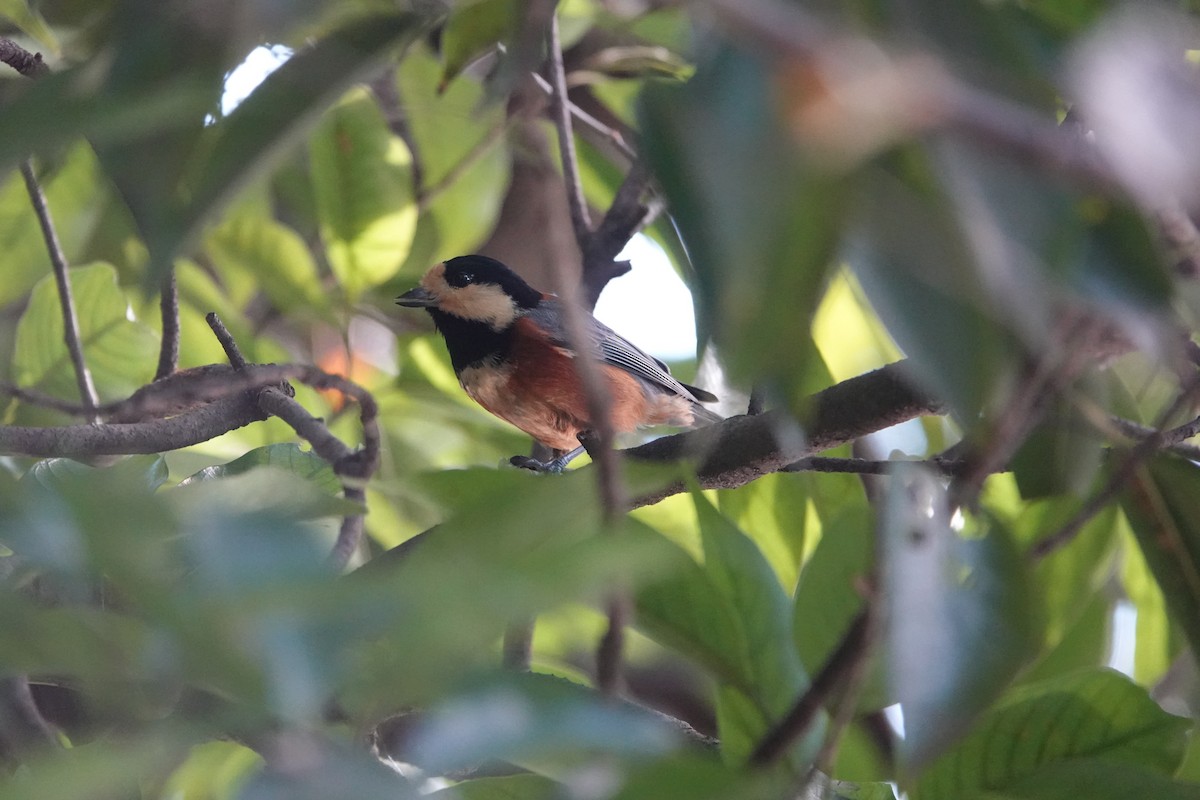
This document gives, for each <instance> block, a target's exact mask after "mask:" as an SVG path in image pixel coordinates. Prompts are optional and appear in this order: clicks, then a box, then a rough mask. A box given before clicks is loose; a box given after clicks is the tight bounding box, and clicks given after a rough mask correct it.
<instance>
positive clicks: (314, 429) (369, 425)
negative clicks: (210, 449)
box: [205, 312, 379, 572]
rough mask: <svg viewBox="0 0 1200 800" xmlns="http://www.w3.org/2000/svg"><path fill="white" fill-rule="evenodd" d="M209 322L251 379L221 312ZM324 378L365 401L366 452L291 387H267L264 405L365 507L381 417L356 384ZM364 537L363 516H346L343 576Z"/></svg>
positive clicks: (341, 540) (338, 558)
mask: <svg viewBox="0 0 1200 800" xmlns="http://www.w3.org/2000/svg"><path fill="white" fill-rule="evenodd" d="M205 320H206V321H207V322H208V326H209V327H210V328H212V331H213V334H214V335H215V336H216V337H217V341H219V342H220V343H221V347H222V348H223V349H224V350H225V355H226V356H227V357H228V358H229V363H230V365H232V366H233V368H234V370H235V371H236V372H238V373H239V374H241V373H245V372H246V371H247V368H248V367H249V366H250V365H249V364H247V362H246V358H245V356H243V355H242V352H241V349H240V348H239V347H238V345H237V341H236V340H235V339H234V338H233V335H232V334H231V333H230V332H229V329H228V328H226V327H225V324H224V323H222V322H221V318H220V317H218V316H217V315H216V313H215V312H209V313H208V315H206V316H205ZM321 374H322V376H323V377H322V380H324V381H334V382H337V381H340V382H341V383H342V384H343V385H344V386H346V387H353V390H352V391H353V393H354V394H355V395H356V399H357V400H358V401H359V406H360V410H361V414H362V421H363V442H364V445H363V450H362V451H361V452H355V451H353V450H351V449H350V448H349V447H347V446H346V444H345V443H344V442H343V441H342V440H341V439H339V438H337V437H336V436H334V435H333V433H332V432H330V430H329V426H328V425H326V424H325V421H324V420H321V419H318V418H317V417H314V416H313V415H312V414H310V413H309V412H308V409H306V408H305V407H304V406H302V405H300V404H299V403H298V402H296V401H295V400H294V399H293V398H292V395H294V394H295V392H294V391H293V390H292V388H291V386H287V385H284V386H283V387H280V386H272V385H267V386H265V387H263V388H262V390H261V391H260V392H259V394H258V405H259V407H260V408H261V409H262V410H263V411H265V412H267V413H268V414H273V415H274V416H276V417H279V418H280V419H281V420H283V421H284V422H286V423H287V424H288V425H290V426H291V427H292V430H294V431H295V432H296V435H297V436H300V437H301V438H302V439H304V440H305V441H307V442H308V443H309V444H310V445H312V449H313V452H314V453H316V454H317V455H318V456H320V457H321V458H323V459H325V461H327V462H328V463H329V466H330V467H332V468H333V472H334V474H335V475H337V476H338V478H340V479H341V483H342V497H344V498H345V499H346V500H349V501H351V502H353V503H356V504H357V505H359V506H361V505H363V504H364V503H365V502H366V492H365V491H364V490H363V485H364V484H365V483H366V481H367V479H368V478H370V476H371V474H372V473H373V472H374V471H375V469H376V467H377V466H378V463H379V432H378V428H377V425H376V423H375V415H376V413H377V410H376V409H375V400H374V398H373V397H372V396H371V395H370V393H369V392H367V390H366V389H363V388H362V387H360V386H357V385H356V384H351V383H350V382H349V381H346V380H345V379H344V378H339V377H338V376H335V375H330V374H328V373H321ZM306 382H307V381H306ZM284 389H286V392H285V391H284ZM344 393H348V392H344ZM368 416H369V420H368ZM362 536H363V515H362V513H361V512H360V513H354V514H347V515H345V516H344V517H343V518H342V525H341V528H340V529H339V530H338V537H337V541H335V542H334V545H333V549H332V550H331V551H330V553H329V563H330V565H331V566H332V567H333V568H334V569H335V570H336V571H338V572H341V571H342V570H343V569H345V567H346V564H348V563H349V562H350V558H351V556H353V555H354V553H355V551H357V550H358V547H359V545H360V544H361V543H362Z"/></svg>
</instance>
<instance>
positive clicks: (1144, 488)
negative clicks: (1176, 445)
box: [1121, 456, 1200, 651]
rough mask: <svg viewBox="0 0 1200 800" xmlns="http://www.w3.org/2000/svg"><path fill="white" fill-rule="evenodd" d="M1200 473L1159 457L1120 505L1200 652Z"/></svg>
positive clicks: (1136, 478)
mask: <svg viewBox="0 0 1200 800" xmlns="http://www.w3.org/2000/svg"><path fill="white" fill-rule="evenodd" d="M1197 492H1200V468H1198V467H1197V466H1196V465H1195V464H1193V463H1191V462H1188V461H1184V460H1183V459H1181V458H1175V457H1173V456H1159V457H1157V458H1155V459H1154V460H1153V461H1152V462H1150V464H1149V466H1148V467H1144V468H1142V469H1140V470H1138V472H1137V474H1136V475H1135V476H1134V478H1133V481H1132V482H1131V483H1130V485H1129V488H1128V489H1127V490H1126V492H1125V495H1124V496H1123V498H1122V500H1121V505H1122V507H1123V508H1124V509H1125V514H1126V516H1127V517H1128V518H1129V523H1130V525H1131V526H1132V527H1133V532H1134V534H1135V535H1136V536H1137V541H1138V546H1139V547H1141V550H1142V555H1143V556H1144V557H1145V559H1146V564H1148V565H1149V567H1150V571H1151V572H1153V573H1154V577H1155V578H1156V579H1157V580H1158V585H1159V586H1160V587H1161V588H1162V593H1163V595H1164V596H1165V597H1166V600H1167V607H1168V608H1169V609H1170V610H1171V612H1172V613H1171V618H1172V619H1173V620H1174V622H1175V624H1176V625H1178V626H1179V627H1180V628H1181V629H1182V630H1183V633H1184V635H1185V636H1187V639H1188V641H1189V642H1190V643H1191V645H1192V649H1193V651H1194V650H1196V649H1197V648H1200V506H1198V505H1197V504H1196V497H1197Z"/></svg>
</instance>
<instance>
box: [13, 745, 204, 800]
mask: <svg viewBox="0 0 1200 800" xmlns="http://www.w3.org/2000/svg"><path fill="white" fill-rule="evenodd" d="M186 747H187V744H186V737H184V736H183V735H182V732H180V731H173V730H170V729H168V730H165V731H164V730H149V731H146V732H145V733H142V734H140V735H133V736H123V737H111V738H109V737H105V738H100V739H97V740H96V741H94V742H89V743H86V744H80V745H76V746H74V747H71V748H69V749H46V750H43V751H42V752H41V753H40V754H39V757H37V758H34V759H33V760H31V761H30V762H29V763H28V764H26V765H23V766H22V768H21V769H19V770H15V771H13V772H11V773H6V774H5V776H4V777H3V779H0V800H27V799H28V798H31V797H53V798H55V800H94V798H98V797H134V796H138V795H139V794H140V788H139V783H140V782H141V781H151V780H153V779H155V778H157V777H159V776H161V775H162V774H163V770H169V769H170V768H171V767H172V766H173V765H174V764H176V763H178V761H179V759H180V758H181V757H182V756H183V754H185V753H186V752H187V750H186Z"/></svg>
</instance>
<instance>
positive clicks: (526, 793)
mask: <svg viewBox="0 0 1200 800" xmlns="http://www.w3.org/2000/svg"><path fill="white" fill-rule="evenodd" d="M562 791H563V786H562V784H560V783H558V782H556V781H552V780H550V779H549V778H543V777H542V776H541V775H506V776H504V777H501V778H476V779H474V780H469V781H462V782H461V783H456V784H454V785H453V786H451V787H449V788H447V789H442V790H440V791H437V792H434V793H432V794H429V795H425V796H426V797H429V798H431V800H557V798H559V797H561V795H562Z"/></svg>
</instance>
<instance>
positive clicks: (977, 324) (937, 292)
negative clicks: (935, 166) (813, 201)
mask: <svg viewBox="0 0 1200 800" xmlns="http://www.w3.org/2000/svg"><path fill="white" fill-rule="evenodd" d="M910 161H912V162H915V166H910V165H909V164H908V163H905V164H903V165H901V166H902V168H908V169H909V171H910V172H915V173H916V174H915V175H909V176H906V179H903V180H900V179H897V177H896V176H895V175H893V174H890V173H888V172H885V171H883V170H881V169H872V170H870V171H868V173H867V174H868V176H869V179H870V180H869V182H868V184H867V185H866V186H865V187H864V195H863V197H864V198H865V201H864V203H863V208H862V214H863V218H864V219H863V222H862V226H861V228H860V229H859V231H858V233H857V235H856V236H855V237H854V239H853V240H852V242H851V246H850V252H849V255H848V259H849V261H850V264H851V266H852V267H853V269H854V272H855V275H857V277H858V279H859V281H860V282H861V284H862V287H863V290H864V291H865V292H866V294H867V297H868V298H869V299H870V301H871V305H872V306H873V307H874V308H875V310H876V311H877V312H878V313H879V317H880V319H882V320H883V322H884V324H885V325H886V326H887V329H888V332H889V333H890V334H891V335H892V337H893V338H894V339H895V340H896V343H897V344H898V345H899V346H900V348H901V349H902V350H903V351H904V352H905V353H906V354H907V355H908V356H909V361H908V362H907V363H909V364H911V368H912V369H913V371H914V372H915V374H916V377H917V378H919V379H920V380H922V381H923V382H925V383H926V384H927V385H928V386H929V387H930V389H931V390H932V391H933V392H934V393H935V394H936V395H938V396H940V397H944V398H946V400H947V402H949V403H950V405H951V408H952V409H953V410H954V412H955V413H956V415H957V416H958V418H959V419H960V420H974V419H976V418H977V416H978V414H979V412H980V411H981V410H983V409H984V408H985V407H986V406H987V405H988V402H989V401H990V400H991V399H993V394H994V392H995V390H996V389H997V387H999V386H1003V385H1006V381H1007V380H1008V376H1009V374H1010V373H1011V371H1012V370H1013V369H1014V368H1015V362H1014V360H1013V359H1014V358H1015V356H1016V351H1015V347H1014V343H1013V342H1011V341H1010V340H1009V338H1008V335H1007V333H1006V332H1005V331H1004V329H1003V328H1002V327H1001V325H1000V324H999V323H998V321H997V320H995V319H993V318H991V316H989V314H988V313H987V311H988V309H989V304H988V301H987V300H986V299H985V297H986V294H985V292H984V291H983V287H982V286H981V285H980V283H979V281H980V278H979V276H978V270H977V268H976V265H975V263H974V258H973V257H972V254H971V251H970V248H969V246H968V243H967V241H966V240H965V235H964V233H963V231H962V230H961V229H960V222H959V220H958V219H957V217H956V214H955V210H954V207H953V205H952V204H953V202H954V200H953V198H951V197H947V196H946V195H945V194H943V193H942V192H941V191H940V190H934V189H931V188H930V187H929V186H927V185H924V184H925V183H927V182H928V181H930V180H932V178H930V176H929V173H930V172H931V170H932V166H931V165H929V164H927V163H924V162H923V161H922V160H921V159H918V158H916V157H913V158H911V159H910Z"/></svg>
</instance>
